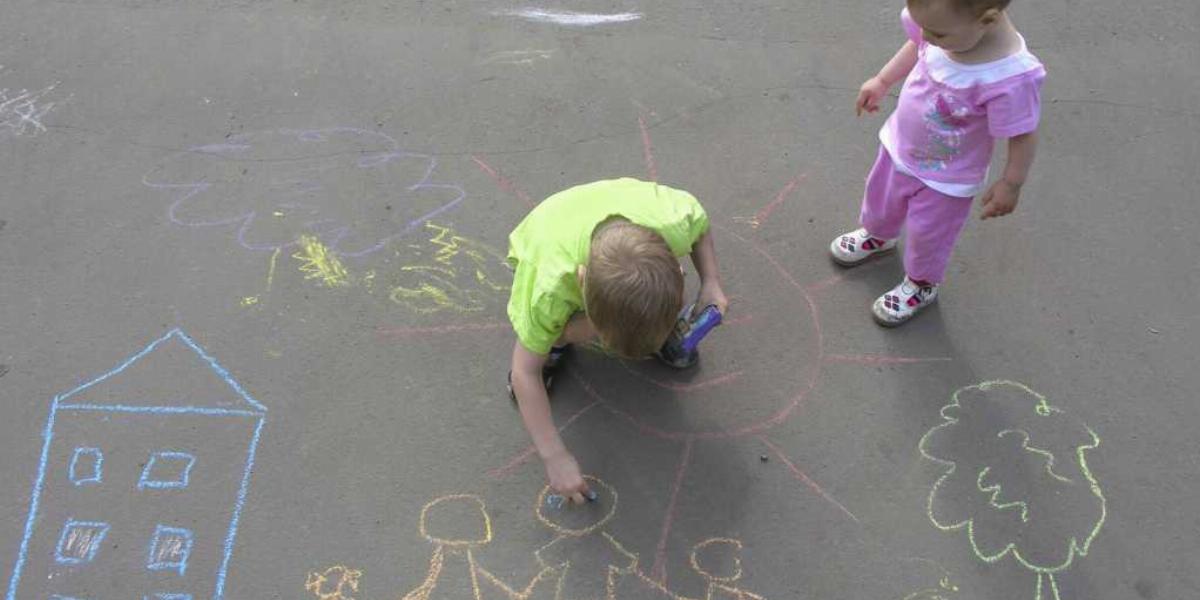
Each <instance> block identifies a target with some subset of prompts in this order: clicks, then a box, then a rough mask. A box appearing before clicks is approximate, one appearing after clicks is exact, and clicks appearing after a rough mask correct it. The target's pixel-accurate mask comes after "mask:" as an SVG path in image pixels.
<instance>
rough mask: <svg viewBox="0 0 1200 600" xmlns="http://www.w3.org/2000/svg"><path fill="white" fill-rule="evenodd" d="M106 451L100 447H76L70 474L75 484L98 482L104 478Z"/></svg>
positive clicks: (69, 470) (69, 469)
mask: <svg viewBox="0 0 1200 600" xmlns="http://www.w3.org/2000/svg"><path fill="white" fill-rule="evenodd" d="M103 469H104V453H103V452H101V451H100V449H99V448H76V449H75V454H73V455H72V456H71V466H70V468H68V476H69V477H70V478H71V483H74V484H75V485H88V484H98V483H100V482H101V480H102V479H103V478H104V470H103Z"/></svg>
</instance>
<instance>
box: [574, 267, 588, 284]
mask: <svg viewBox="0 0 1200 600" xmlns="http://www.w3.org/2000/svg"><path fill="white" fill-rule="evenodd" d="M575 277H576V278H577V279H578V281H579V287H580V288H582V287H583V282H584V281H585V280H587V265H579V266H578V267H576V268H575Z"/></svg>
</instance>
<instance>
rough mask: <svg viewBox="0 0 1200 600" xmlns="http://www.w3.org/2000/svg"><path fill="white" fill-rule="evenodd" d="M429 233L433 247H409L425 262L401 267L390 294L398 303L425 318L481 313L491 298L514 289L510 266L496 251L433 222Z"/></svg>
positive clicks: (428, 229)
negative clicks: (508, 279)
mask: <svg viewBox="0 0 1200 600" xmlns="http://www.w3.org/2000/svg"><path fill="white" fill-rule="evenodd" d="M425 229H426V230H427V231H429V232H430V237H429V239H428V240H427V244H428V245H427V246H420V245H410V246H409V247H410V248H413V249H415V250H417V251H418V253H421V254H424V255H425V256H424V257H423V258H424V259H425V260H424V261H423V262H419V263H412V264H408V265H405V266H402V267H400V274H399V278H398V281H396V282H394V284H393V285H392V286H391V288H390V291H389V293H388V297H389V298H390V299H391V301H392V302H395V303H397V304H400V305H402V306H406V307H408V308H410V309H412V310H413V311H416V312H418V313H422V314H430V313H436V312H440V311H443V310H454V311H458V312H478V311H481V310H483V309H484V308H485V307H486V306H487V300H488V296H489V294H494V293H497V292H505V291H507V290H508V289H510V286H509V285H508V284H506V283H505V280H506V275H507V272H508V263H507V262H506V261H505V258H504V256H503V255H502V254H500V253H499V252H497V251H496V250H495V249H493V248H491V247H489V246H487V245H485V244H482V243H480V242H477V241H475V240H471V239H468V238H465V237H463V236H460V235H458V234H456V233H455V232H454V230H453V229H451V228H450V227H447V226H444V225H438V224H436V223H433V222H428V221H427V222H426V223H425ZM496 271H502V272H503V273H504V274H505V275H498V274H496Z"/></svg>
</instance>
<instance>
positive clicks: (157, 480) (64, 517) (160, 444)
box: [5, 329, 267, 600]
mask: <svg viewBox="0 0 1200 600" xmlns="http://www.w3.org/2000/svg"><path fill="white" fill-rule="evenodd" d="M266 414H267V409H266V407H264V406H263V405H262V404H259V403H258V402H257V401H255V400H254V399H253V398H251V397H250V395H249V394H247V393H246V391H245V390H244V389H242V387H241V386H240V385H238V383H237V382H236V381H234V379H233V377H232V376H230V374H229V372H228V371H226V370H225V369H224V368H223V367H222V366H221V365H219V364H217V361H216V360H214V359H213V358H212V357H211V356H209V355H208V353H206V352H205V351H204V350H203V349H202V348H200V346H199V345H197V344H196V342H194V341H193V340H192V339H191V338H190V337H188V336H187V334H185V333H183V332H182V331H180V330H178V329H173V330H171V331H170V332H168V333H167V334H166V335H164V336H162V337H161V338H159V339H157V340H155V341H154V342H152V343H151V344H150V345H149V346H147V347H146V348H145V349H143V350H142V351H141V352H138V353H137V354H134V355H133V356H131V357H129V358H128V359H127V360H125V361H124V362H122V363H121V364H120V365H118V366H117V367H116V368H114V369H112V370H111V371H109V372H107V373H105V374H103V375H101V376H99V377H97V378H95V379H92V380H91V381H88V382H87V383H84V384H83V385H80V386H79V387H77V388H75V389H74V390H71V391H70V392H67V393H65V394H62V395H59V396H57V397H55V398H54V400H53V401H52V402H51V404H50V415H49V418H48V419H47V421H46V429H45V431H44V432H43V444H42V455H41V461H40V462H39V464H38V467H37V474H36V478H35V481H34V484H33V490H32V492H31V493H30V501H29V515H28V518H27V520H26V523H25V532H24V537H23V538H22V540H21V546H20V548H19V550H18V553H17V559H16V562H15V564H14V565H13V570H12V576H11V578H10V579H9V583H8V590H7V595H6V597H5V598H6V600H26V599H28V600H100V599H101V598H108V597H118V596H119V597H121V598H131V599H135V600H208V599H212V600H221V599H222V598H223V597H224V593H225V578H226V575H227V574H228V573H229V567H230V560H231V558H232V556H233V547H234V540H235V538H236V537H237V530H238V520H239V519H240V517H241V513H242V509H243V507H244V504H245V502H246V494H247V492H248V490H249V486H250V479H251V474H252V472H253V470H254V455H255V450H256V449H257V447H258V441H259V438H260V436H261V434H262V430H263V425H264V424H265V423H266Z"/></svg>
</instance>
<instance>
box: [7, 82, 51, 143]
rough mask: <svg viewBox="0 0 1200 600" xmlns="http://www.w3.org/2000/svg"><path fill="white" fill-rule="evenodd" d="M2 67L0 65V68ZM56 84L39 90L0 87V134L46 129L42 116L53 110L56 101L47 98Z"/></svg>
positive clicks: (34, 132)
mask: <svg viewBox="0 0 1200 600" xmlns="http://www.w3.org/2000/svg"><path fill="white" fill-rule="evenodd" d="M2 68H4V67H3V66H0V69H2ZM57 85H58V84H53V85H49V86H46V87H44V88H42V89H40V90H26V89H22V90H12V89H9V88H0V135H3V134H5V133H8V134H11V135H14V136H20V135H26V134H34V135H36V134H37V133H39V132H44V131H46V126H45V125H43V124H42V117H45V116H46V114H47V113H49V112H50V111H51V110H54V107H55V105H56V104H57V103H56V102H51V101H49V100H47V99H46V98H47V96H49V95H50V92H53V91H54V88H55V87H57Z"/></svg>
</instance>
